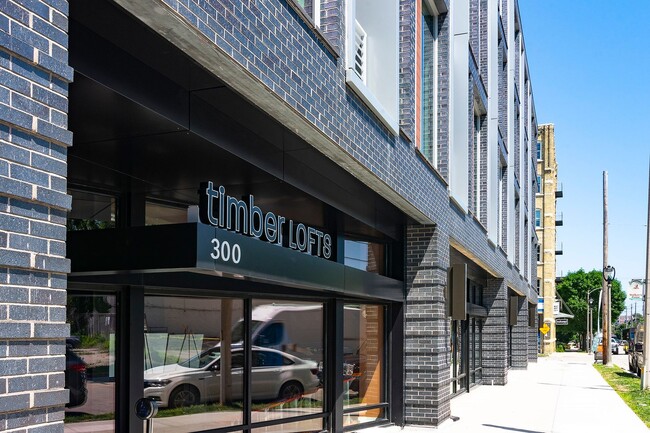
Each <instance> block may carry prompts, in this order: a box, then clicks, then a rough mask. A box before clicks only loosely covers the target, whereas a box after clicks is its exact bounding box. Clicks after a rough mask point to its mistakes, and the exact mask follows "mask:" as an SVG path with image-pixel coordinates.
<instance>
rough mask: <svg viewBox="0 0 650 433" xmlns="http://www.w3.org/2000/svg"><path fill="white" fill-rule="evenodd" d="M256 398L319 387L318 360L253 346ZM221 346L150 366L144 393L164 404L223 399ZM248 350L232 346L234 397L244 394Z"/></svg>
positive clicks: (284, 397) (301, 392)
mask: <svg viewBox="0 0 650 433" xmlns="http://www.w3.org/2000/svg"><path fill="white" fill-rule="evenodd" d="M252 354H253V359H252V361H253V362H252V365H253V369H252V380H251V382H252V383H251V388H252V399H253V400H290V399H295V398H298V397H301V396H302V395H304V394H311V393H313V392H315V391H316V390H317V388H318V384H319V380H318V377H317V373H318V364H317V363H316V362H314V361H309V360H304V359H301V358H298V357H296V356H293V355H290V354H288V353H284V352H280V351H278V350H274V349H268V348H261V347H253V350H252ZM220 360H221V353H220V347H219V346H216V347H213V348H211V349H208V350H206V351H205V352H203V353H201V354H199V355H197V356H194V357H192V358H189V359H188V360H186V361H183V362H180V363H178V364H171V365H163V366H160V367H154V368H150V369H148V370H145V372H144V396H145V397H150V398H153V399H154V400H157V401H158V403H159V405H160V406H161V407H170V408H174V407H182V406H191V405H195V404H202V403H208V402H212V401H216V400H218V399H219V392H220V382H221V379H220V375H221V371H220ZM243 365H244V352H243V350H242V348H241V346H239V347H233V348H232V356H231V366H232V367H231V380H232V388H231V389H232V394H231V398H232V400H233V401H236V400H241V399H242V398H243V382H242V380H243Z"/></svg>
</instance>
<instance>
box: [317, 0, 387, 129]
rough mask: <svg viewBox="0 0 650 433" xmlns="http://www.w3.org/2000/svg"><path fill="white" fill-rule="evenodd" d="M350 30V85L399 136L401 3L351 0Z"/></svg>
mask: <svg viewBox="0 0 650 433" xmlns="http://www.w3.org/2000/svg"><path fill="white" fill-rule="evenodd" d="M306 1H307V0H305V2H306ZM346 29H347V33H346V34H347V37H346V75H345V78H346V82H347V84H348V85H349V86H350V87H351V88H352V89H353V90H354V91H355V93H356V94H357V95H359V97H360V98H361V99H362V100H363V101H364V102H365V103H366V104H367V105H368V108H370V109H371V110H372V112H373V113H374V114H375V115H376V116H377V117H378V118H379V120H380V121H381V122H382V123H383V124H384V125H385V126H386V127H387V128H388V129H389V130H390V132H391V133H393V134H394V135H398V134H399V0H384V1H382V2H381V5H380V6H378V5H377V0H347V1H346Z"/></svg>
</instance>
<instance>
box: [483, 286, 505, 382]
mask: <svg viewBox="0 0 650 433" xmlns="http://www.w3.org/2000/svg"><path fill="white" fill-rule="evenodd" d="M483 300H484V304H485V306H486V307H487V308H488V317H487V319H486V320H485V325H484V326H483V383H484V384H487V385H505V384H506V383H507V382H508V374H507V373H508V344H509V341H508V340H509V332H508V331H509V330H508V316H507V313H508V287H507V286H506V284H505V281H504V280H503V279H491V280H488V285H487V287H486V288H485V289H484V291H483Z"/></svg>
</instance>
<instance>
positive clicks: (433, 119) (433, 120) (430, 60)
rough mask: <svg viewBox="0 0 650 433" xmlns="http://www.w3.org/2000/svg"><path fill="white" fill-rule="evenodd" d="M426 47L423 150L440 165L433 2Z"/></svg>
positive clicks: (425, 4)
mask: <svg viewBox="0 0 650 433" xmlns="http://www.w3.org/2000/svg"><path fill="white" fill-rule="evenodd" d="M421 28H422V34H421V38H422V43H421V44H420V46H421V47H422V52H421V62H420V68H421V70H420V77H421V83H420V93H421V102H420V104H421V110H420V113H421V118H420V151H421V152H422V154H423V155H424V156H425V157H426V158H427V160H429V162H430V163H431V165H433V166H434V167H437V166H438V146H437V143H438V128H437V124H438V122H437V120H438V103H437V98H438V14H437V11H435V10H434V9H433V7H432V6H431V4H430V2H429V1H427V0H424V1H422V16H421Z"/></svg>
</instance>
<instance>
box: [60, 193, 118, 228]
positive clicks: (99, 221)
mask: <svg viewBox="0 0 650 433" xmlns="http://www.w3.org/2000/svg"><path fill="white" fill-rule="evenodd" d="M69 194H70V195H71V196H72V209H71V210H70V212H69V213H68V221H67V228H68V230H71V231H74V230H97V229H110V228H114V227H115V220H116V214H117V201H116V199H115V197H112V196H109V195H103V194H96V193H90V192H85V191H78V190H70V191H69Z"/></svg>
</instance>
